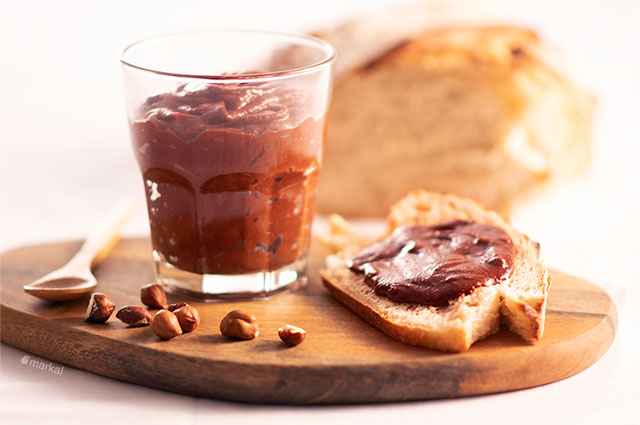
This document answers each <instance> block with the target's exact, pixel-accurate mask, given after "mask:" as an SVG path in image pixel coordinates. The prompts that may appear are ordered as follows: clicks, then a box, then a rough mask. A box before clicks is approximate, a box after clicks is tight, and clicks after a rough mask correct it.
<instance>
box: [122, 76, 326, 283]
mask: <svg viewBox="0 0 640 425" xmlns="http://www.w3.org/2000/svg"><path fill="white" fill-rule="evenodd" d="M140 117H141V118H140V119H138V120H136V121H134V122H133V123H132V124H131V134H132V139H133V144H134V151H135V154H136V159H137V161H138V163H139V165H140V168H141V171H142V175H143V179H144V182H145V186H146V189H147V190H146V195H147V204H148V208H149V218H150V224H151V240H152V244H153V248H154V250H156V251H157V252H159V253H160V255H161V256H162V257H163V258H164V260H165V261H168V262H170V263H171V264H173V265H175V266H176V267H178V268H180V269H182V270H187V271H191V272H194V273H208V274H238V273H248V272H256V271H268V270H275V269H278V268H280V267H282V266H285V265H288V264H291V263H293V262H294V261H296V260H297V259H299V258H300V257H301V256H302V255H304V254H305V253H306V251H307V249H308V245H309V231H310V226H311V221H312V219H313V211H314V206H315V186H316V181H317V176H318V172H319V168H320V161H321V155H322V141H323V132H324V117H320V118H314V117H313V116H312V110H311V99H310V96H309V95H308V94H307V93H306V92H303V91H300V90H295V89H291V88H285V87H283V86H279V85H274V84H272V85H264V84H263V85H257V84H256V83H228V84H226V85H223V84H216V85H213V84H203V85H201V86H198V87H188V86H182V87H180V88H178V89H177V90H176V91H175V92H172V93H164V94H159V95H157V96H153V97H150V98H149V99H147V101H146V102H145V103H144V104H143V105H142V108H141V111H140Z"/></svg>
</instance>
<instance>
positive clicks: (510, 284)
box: [321, 190, 551, 351]
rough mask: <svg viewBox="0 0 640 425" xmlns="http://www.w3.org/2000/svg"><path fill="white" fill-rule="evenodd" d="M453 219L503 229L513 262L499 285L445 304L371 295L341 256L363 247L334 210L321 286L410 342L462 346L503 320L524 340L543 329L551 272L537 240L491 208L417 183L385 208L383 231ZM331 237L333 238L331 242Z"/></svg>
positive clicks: (488, 332)
mask: <svg viewBox="0 0 640 425" xmlns="http://www.w3.org/2000/svg"><path fill="white" fill-rule="evenodd" d="M454 219H462V220H470V221H475V222H478V223H484V224H491V225H494V226H497V227H500V228H502V229H503V230H504V231H505V232H506V233H507V234H508V235H509V236H510V238H511V240H512V242H513V246H514V259H513V266H512V268H511V270H510V271H509V272H508V275H507V277H506V279H505V280H504V281H503V282H502V283H501V284H496V285H492V286H486V287H479V288H477V289H475V290H474V291H473V292H472V293H470V294H468V295H463V296H461V297H459V298H457V299H455V300H451V301H450V302H449V304H448V305H446V306H440V307H435V306H426V305H420V304H406V303H404V304H399V303H395V302H393V301H390V300H389V299H387V298H385V297H381V296H379V295H376V294H375V293H374V291H373V289H372V288H371V287H369V286H368V285H367V284H366V283H365V282H364V279H363V277H362V275H359V274H356V273H353V272H352V271H351V270H349V268H348V267H347V266H346V263H345V260H347V259H349V258H351V257H353V256H354V255H355V254H356V253H357V252H358V251H359V250H360V249H361V248H363V246H362V242H361V240H360V239H358V238H355V237H354V238H353V239H348V235H349V234H353V231H352V230H350V229H348V228H346V223H345V222H344V221H340V219H338V218H336V217H333V218H332V219H331V233H332V235H335V237H334V238H333V240H334V241H340V242H341V246H340V248H341V250H340V252H339V253H337V254H334V255H330V256H328V257H327V262H326V269H324V270H323V271H322V272H321V275H322V280H323V283H324V285H325V286H326V287H327V289H329V291H330V292H331V293H332V294H333V295H334V296H335V297H336V298H337V299H338V300H340V301H341V302H342V303H344V304H345V305H346V306H347V307H349V308H350V309H352V310H353V311H354V312H355V313H357V314H358V315H360V316H361V317H362V318H363V319H365V320H366V321H368V322H369V323H370V324H371V325H373V326H375V327H376V328H378V329H380V330H381V331H382V332H384V333H385V334H387V335H389V336H390V337H392V338H394V339H397V340H400V341H402V342H406V343H409V344H413V345H421V346H424V347H428V348H432V349H436V350H442V351H464V350H467V349H468V348H469V347H470V346H471V344H473V343H474V342H475V341H477V340H480V339H483V338H485V337H487V336H489V335H491V334H493V333H495V332H497V331H498V329H499V327H500V323H505V324H506V325H507V326H508V327H509V329H511V331H512V332H514V333H516V334H518V335H520V336H521V337H522V338H523V339H524V340H526V341H528V342H531V343H533V342H535V341H537V340H539V339H540V338H541V337H542V335H543V332H544V321H545V309H546V304H547V295H548V293H549V285H550V283H551V279H550V277H549V273H548V272H547V270H546V269H545V268H544V266H543V265H542V263H541V261H540V255H539V245H538V244H537V243H535V242H533V241H531V240H530V239H529V238H528V237H527V236H526V235H524V234H522V233H520V232H519V231H517V230H516V229H514V228H513V227H512V226H511V224H509V222H508V221H507V220H505V219H504V218H503V217H501V216H500V215H499V214H497V213H496V212H493V211H491V210H489V209H487V208H486V207H484V206H483V205H481V204H479V203H478V202H476V201H474V200H471V199H467V198H462V197H459V196H457V195H451V194H439V193H433V192H426V191H422V190H415V191H412V192H410V193H409V194H408V195H407V196H406V197H405V198H403V199H402V200H400V201H399V202H398V203H397V204H395V205H394V206H393V207H392V208H391V213H390V215H389V218H388V220H389V231H390V232H391V231H393V229H395V228H396V227H399V226H405V225H433V224H437V223H442V222H445V221H450V220H454ZM335 245H336V244H335V243H334V246H335Z"/></svg>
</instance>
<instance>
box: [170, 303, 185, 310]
mask: <svg viewBox="0 0 640 425" xmlns="http://www.w3.org/2000/svg"><path fill="white" fill-rule="evenodd" d="M185 305H189V304H187V303H174V304H169V305H168V306H167V310H169V311H176V310H177V309H179V308H182V307H184V306H185Z"/></svg>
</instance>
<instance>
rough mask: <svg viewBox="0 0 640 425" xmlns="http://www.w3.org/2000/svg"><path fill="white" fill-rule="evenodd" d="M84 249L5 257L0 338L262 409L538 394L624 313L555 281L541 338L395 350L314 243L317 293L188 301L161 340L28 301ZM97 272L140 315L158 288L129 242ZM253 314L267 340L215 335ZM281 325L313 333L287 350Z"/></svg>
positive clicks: (65, 246) (53, 248)
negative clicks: (334, 289)
mask: <svg viewBox="0 0 640 425" xmlns="http://www.w3.org/2000/svg"><path fill="white" fill-rule="evenodd" d="M79 246H80V242H65V243H58V244H49V245H40V246H32V247H26V248H21V249H16V250H13V251H10V252H7V253H4V254H3V255H2V258H1V260H2V267H1V274H0V283H1V307H2V309H1V311H0V318H1V336H2V341H3V342H5V343H7V344H9V345H12V346H15V347H17V348H20V349H23V350H25V351H28V352H31V353H33V354H36V355H38V356H42V357H45V358H48V359H51V360H54V361H57V362H60V363H64V364H66V365H69V366H73V367H76V368H79V369H84V370H88V371H91V372H93V373H97V374H99V375H104V376H107V377H111V378H114V379H118V380H121V381H126V382H132V383H137V384H140V385H145V386H148V387H153V388H158V389H162V390H165V391H171V392H176V393H182V394H189V395H194V396H202V397H211V398H217V399H226V400H236V401H244V402H255V403H282V404H323V403H363V402H384V401H399V400H419V399H430V398H445V397H460V396H467V395H474V394H486V393H494V392H501V391H509V390H516V389H522V388H529V387H533V386H537V385H542V384H547V383H550V382H555V381H558V380H561V379H564V378H567V377H569V376H572V375H575V374H576V373H579V372H581V371H582V370H584V369H586V368H587V367H589V366H590V365H592V364H593V363H594V362H596V361H597V360H598V359H599V358H600V357H601V356H602V355H603V354H604V353H605V352H606V350H607V349H608V347H609V346H610V345H611V342H612V340H613V337H614V334H615V330H616V326H617V313H616V310H615V307H614V305H613V303H612V301H611V299H610V298H609V297H608V296H607V294H606V293H604V292H603V291H602V290H601V289H599V288H598V287H596V286H595V285H593V284H590V283H588V282H585V281H583V280H580V279H577V278H575V277H572V276H569V275H567V274H564V273H560V272H555V271H552V278H553V283H552V286H551V293H550V297H549V304H548V311H547V326H546V332H545V336H544V338H543V339H542V340H541V341H540V342H539V343H538V344H536V345H530V344H527V343H526V342H524V341H523V340H521V339H520V338H519V337H518V336H516V335H514V334H511V333H510V332H509V331H507V330H505V329H501V330H500V331H499V332H498V333H497V334H495V335H493V336H491V337H489V338H487V339H485V340H483V341H480V342H477V343H476V344H474V345H473V346H472V348H471V349H470V350H469V351H467V352H464V353H458V354H449V353H440V352H437V351H431V350H428V349H425V348H420V347H414V346H410V345H406V344H402V343H400V342H396V341H394V340H392V339H390V338H388V337H387V336H385V335H384V334H382V333H381V332H379V331H378V330H376V329H375V328H373V327H371V326H369V325H368V324H367V323H366V322H364V321H363V320H361V319H360V318H359V317H357V316H356V315H354V314H353V313H352V312H351V311H350V310H348V309H347V308H346V307H344V306H343V305H342V304H340V303H339V302H337V301H336V300H334V299H333V298H332V297H331V296H330V295H329V293H328V292H327V291H326V290H325V289H324V288H323V287H322V284H321V283H320V279H319V275H318V270H319V268H320V267H321V265H322V262H323V258H324V256H325V254H326V253H324V252H322V250H321V249H320V248H319V247H317V246H314V247H312V253H311V264H310V270H309V285H308V286H307V287H305V288H302V289H299V290H296V291H289V292H285V293H282V294H278V295H275V296H273V297H272V298H270V299H268V300H264V301H249V302H215V303H202V302H198V301H195V300H189V299H186V298H185V297H184V296H180V297H178V296H171V295H170V296H169V301H170V302H177V301H189V302H191V303H192V304H194V305H196V306H197V308H198V309H199V311H200V314H201V317H202V323H201V325H200V327H199V328H198V329H197V330H196V331H195V332H192V333H189V334H185V335H182V336H179V337H177V338H175V339H172V340H170V341H161V340H159V339H158V338H157V337H156V336H155V335H154V334H153V332H152V331H151V329H150V328H149V327H143V328H126V327H125V325H124V324H123V323H121V322H120V321H118V320H117V319H116V318H115V315H114V316H112V317H111V319H110V320H109V321H108V322H107V323H106V324H102V325H99V324H91V323H87V322H85V321H84V320H83V317H84V312H85V309H86V305H87V302H88V297H87V298H86V299H80V300H77V301H72V302H67V303H54V302H49V301H43V300H40V299H36V298H34V297H32V296H29V295H27V294H26V293H24V292H23V290H22V285H24V284H25V283H28V282H30V281H32V280H34V279H35V278H37V277H40V276H42V275H45V274H46V273H48V272H50V271H51V270H53V269H55V268H57V267H59V266H60V265H62V264H64V263H65V262H66V261H67V260H68V259H69V258H70V257H71V256H72V255H73V254H74V253H75V251H76V250H77V249H78V248H79ZM95 274H96V276H97V278H98V282H99V284H98V288H97V291H100V292H104V293H106V294H107V295H109V296H110V297H111V298H112V299H113V301H114V302H115V303H116V305H117V306H118V307H121V306H124V305H126V304H137V305H140V300H139V290H140V286H141V285H143V284H144V283H147V282H150V281H152V279H153V275H152V263H151V255H150V245H149V242H148V241H147V240H143V239H129V240H123V241H121V242H120V244H119V245H118V246H117V247H116V249H115V250H114V252H113V253H112V255H111V256H110V257H109V258H108V259H107V260H106V261H105V262H104V263H103V264H101V265H100V266H99V267H98V268H97V269H96V270H95ZM237 308H242V309H245V310H248V311H250V312H252V313H254V314H255V315H256V316H257V318H258V321H259V325H260V336H259V337H258V338H257V339H255V340H250V341H232V340H229V339H226V338H225V337H223V336H222V335H221V334H220V331H219V328H218V325H219V323H220V320H221V319H222V317H223V316H224V315H225V314H226V313H227V312H228V311H230V310H233V309H237ZM285 323H289V324H293V325H296V326H300V327H302V328H304V329H306V330H307V332H308V335H307V338H306V340H305V341H304V343H302V344H301V345H299V346H296V347H288V346H286V345H285V344H284V343H282V342H281V341H280V340H279V338H278V336H277V329H278V327H280V326H282V325H283V324H285Z"/></svg>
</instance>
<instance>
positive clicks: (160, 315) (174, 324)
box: [151, 310, 182, 339]
mask: <svg viewBox="0 0 640 425" xmlns="http://www.w3.org/2000/svg"><path fill="white" fill-rule="evenodd" d="M151 329H153V332H154V333H155V334H156V335H158V336H159V337H160V338H162V339H171V338H173V337H175V336H178V335H180V334H182V328H181V327H180V322H179V321H178V318H177V317H176V315H175V314H173V313H172V312H170V311H169V310H160V311H159V312H157V313H156V315H155V317H154V318H153V324H152V325H151Z"/></svg>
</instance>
